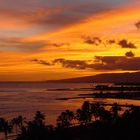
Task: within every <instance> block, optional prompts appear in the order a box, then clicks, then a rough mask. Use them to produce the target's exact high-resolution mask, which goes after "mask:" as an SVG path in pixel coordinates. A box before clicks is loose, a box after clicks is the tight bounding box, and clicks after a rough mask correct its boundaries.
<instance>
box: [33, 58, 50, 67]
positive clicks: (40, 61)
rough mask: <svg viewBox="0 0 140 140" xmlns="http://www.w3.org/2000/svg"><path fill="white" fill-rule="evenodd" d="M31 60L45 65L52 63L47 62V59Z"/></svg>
mask: <svg viewBox="0 0 140 140" xmlns="http://www.w3.org/2000/svg"><path fill="white" fill-rule="evenodd" d="M31 62H35V63H38V64H42V65H47V66H51V65H52V64H51V63H49V62H47V61H44V60H39V59H32V60H31Z"/></svg>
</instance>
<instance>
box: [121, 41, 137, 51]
mask: <svg viewBox="0 0 140 140" xmlns="http://www.w3.org/2000/svg"><path fill="white" fill-rule="evenodd" d="M118 45H120V46H121V47H122V48H131V49H136V48H137V47H136V46H135V44H133V43H131V42H128V41H127V40H125V39H123V40H120V41H119V43H118Z"/></svg>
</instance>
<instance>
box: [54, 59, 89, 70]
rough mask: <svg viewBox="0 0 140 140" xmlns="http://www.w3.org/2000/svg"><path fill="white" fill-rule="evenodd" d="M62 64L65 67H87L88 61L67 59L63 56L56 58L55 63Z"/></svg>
mask: <svg viewBox="0 0 140 140" xmlns="http://www.w3.org/2000/svg"><path fill="white" fill-rule="evenodd" d="M56 63H57V64H61V65H62V66H63V67H65V68H74V69H85V66H86V65H87V64H86V61H82V60H66V59H63V58H60V59H55V60H54V61H53V64H56Z"/></svg>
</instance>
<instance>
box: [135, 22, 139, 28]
mask: <svg viewBox="0 0 140 140" xmlns="http://www.w3.org/2000/svg"><path fill="white" fill-rule="evenodd" d="M135 26H136V27H137V29H140V21H138V22H137V23H136V24H135Z"/></svg>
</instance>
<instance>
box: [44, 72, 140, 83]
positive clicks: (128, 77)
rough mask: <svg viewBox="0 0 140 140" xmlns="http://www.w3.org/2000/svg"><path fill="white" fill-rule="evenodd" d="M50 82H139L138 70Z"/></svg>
mask: <svg viewBox="0 0 140 140" xmlns="http://www.w3.org/2000/svg"><path fill="white" fill-rule="evenodd" d="M47 82H51V83H62V82H63V83H93V82H100V83H101V82H102V83H140V72H134V73H129V72H127V73H105V74H98V75H94V76H86V77H78V78H70V79H62V80H49V81H47Z"/></svg>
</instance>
